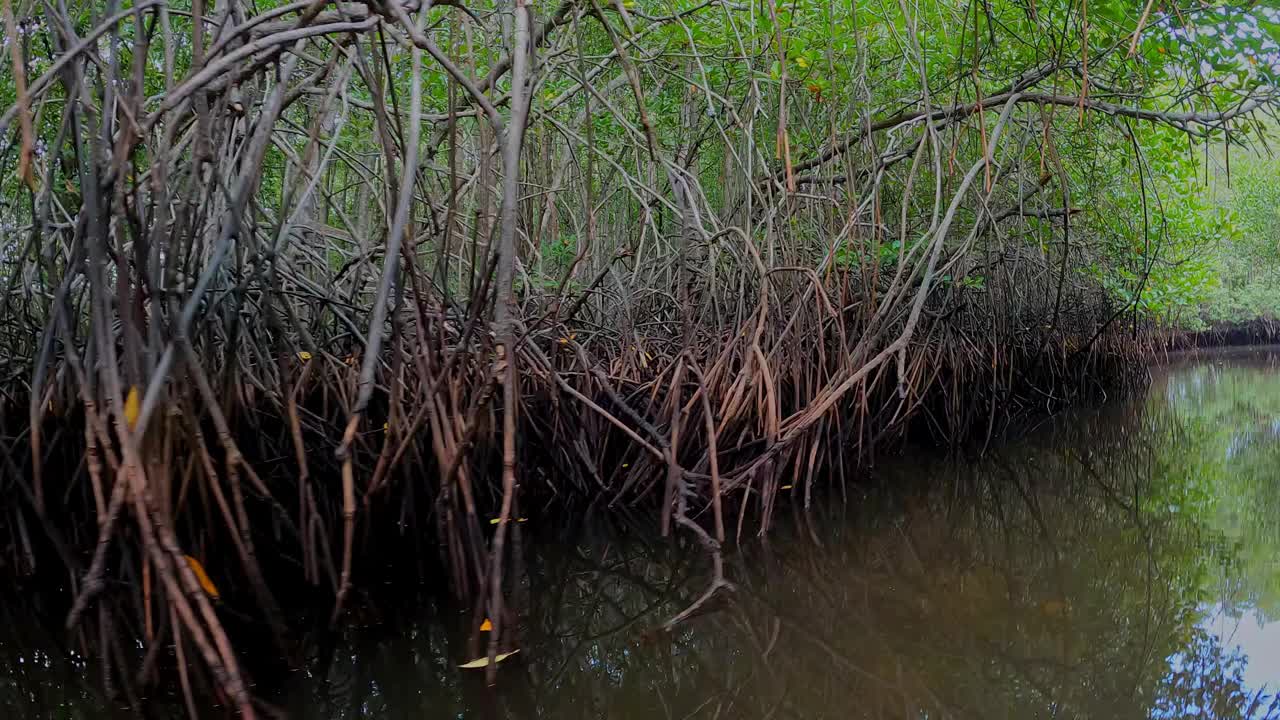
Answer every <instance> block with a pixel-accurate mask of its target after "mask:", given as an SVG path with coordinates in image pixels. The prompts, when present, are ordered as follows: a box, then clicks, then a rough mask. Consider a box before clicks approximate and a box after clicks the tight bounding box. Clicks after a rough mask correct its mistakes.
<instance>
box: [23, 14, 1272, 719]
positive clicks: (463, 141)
mask: <svg viewBox="0 0 1280 720" xmlns="http://www.w3.org/2000/svg"><path fill="white" fill-rule="evenodd" d="M4 10H5V18H4V19H5V30H6V35H5V37H6V41H5V47H6V49H7V50H8V51H9V52H8V53H7V56H8V61H7V62H6V63H5V70H4V72H5V73H6V74H5V75H4V76H3V77H4V83H3V85H0V99H3V100H4V103H3V106H4V107H5V108H7V109H6V110H5V113H4V115H3V116H2V117H0V130H2V131H3V137H4V141H3V142H4V143H5V145H4V147H3V155H2V156H0V163H2V166H3V170H4V175H3V178H0V182H2V183H3V189H4V195H3V200H4V202H3V205H2V206H0V223H2V227H3V228H4V241H3V246H0V258H2V259H3V265H2V266H0V282H3V286H4V288H5V291H4V294H3V295H2V296H0V342H3V345H4V347H5V348H6V351H7V352H6V353H5V354H4V357H3V358H2V359H0V363H2V368H3V372H4V382H3V392H4V398H3V402H4V407H3V410H4V412H3V413H0V414H2V415H3V418H4V420H3V422H4V423H5V425H4V428H3V437H2V438H0V439H2V440H3V445H2V446H0V447H2V449H3V452H4V474H3V476H2V477H3V478H4V479H3V481H0V482H3V487H4V488H5V492H6V493H8V494H9V495H10V496H14V497H19V498H25V500H23V501H21V502H14V503H9V504H7V505H6V506H5V508H4V509H3V515H4V520H3V521H0V532H2V533H3V534H2V535H0V537H3V538H4V540H3V541H0V542H4V543H6V545H5V546H0V547H7V548H8V557H9V558H10V559H12V560H13V561H15V563H16V564H17V565H18V566H19V567H22V568H25V569H27V570H30V569H31V566H32V565H33V564H34V562H35V558H36V554H37V553H36V552H35V551H33V550H31V548H32V547H33V545H42V544H46V541H45V540H43V539H41V538H44V537H46V536H47V537H48V538H49V541H48V543H47V544H49V545H50V546H52V547H54V548H56V549H57V551H58V552H59V553H60V554H61V557H62V560H63V561H64V562H65V564H66V566H67V570H68V572H69V576H70V582H71V586H72V588H73V591H74V598H75V599H74V604H73V606H72V607H71V609H70V616H69V618H68V625H69V626H70V627H73V628H74V627H80V628H84V627H85V624H84V623H85V622H86V620H85V618H86V617H94V619H95V621H96V622H97V623H98V624H99V625H107V624H110V623H111V622H112V621H111V618H112V617H114V618H116V620H118V621H120V622H121V623H122V624H125V625H126V626H128V627H131V628H135V629H134V630H131V632H134V633H135V634H136V635H137V636H139V637H141V638H143V641H144V643H145V644H146V645H147V647H155V646H158V645H161V644H165V643H171V644H173V645H174V646H175V647H176V648H177V658H178V662H177V665H178V667H179V668H185V667H186V663H185V661H184V660H183V657H184V655H183V650H184V648H185V651H186V652H187V653H193V652H194V653H196V655H197V656H198V658H199V661H200V662H199V663H198V666H199V667H200V668H202V669H201V670H200V673H202V674H203V673H207V674H208V675H207V676H208V678H209V679H211V680H212V684H213V685H214V686H216V687H219V688H221V689H222V690H224V691H225V692H226V694H227V695H228V696H229V697H231V698H232V699H233V700H234V702H235V703H236V704H237V705H238V707H239V708H240V711H241V712H242V713H244V714H245V715H251V714H252V713H253V707H252V704H251V700H250V697H249V692H248V691H247V689H246V685H245V682H244V678H243V677H242V674H241V673H240V671H239V669H238V668H239V665H238V663H237V659H236V655H235V652H234V650H233V648H232V644H231V642H230V640H229V639H228V637H227V636H226V633H225V632H224V630H223V627H222V624H221V622H220V620H219V617H218V613H217V612H216V610H215V608H214V606H213V604H212V603H211V601H210V599H209V597H208V594H207V592H206V590H207V588H202V580H201V578H200V577H199V575H200V572H198V571H201V569H202V568H203V567H206V566H207V567H208V568H209V570H210V572H211V574H212V575H213V576H214V577H216V578H219V579H220V581H221V583H222V585H223V587H224V588H231V589H232V590H231V591H232V592H236V591H237V590H236V588H240V587H242V588H244V589H243V590H242V591H240V592H243V593H244V595H245V596H246V597H251V598H253V601H254V603H255V604H256V606H257V607H259V608H260V611H261V613H262V616H263V618H264V622H265V624H266V625H267V626H269V627H270V628H271V630H272V632H273V634H274V635H275V636H276V637H277V638H278V640H279V643H280V645H281V646H282V647H284V646H287V645H288V642H289V641H288V638H287V636H288V630H287V628H286V627H285V623H284V622H283V620H282V617H281V611H280V610H279V603H278V602H277V601H276V598H275V597H274V595H273V593H274V592H276V590H275V589H273V582H268V580H267V578H268V577H271V578H277V577H279V578H284V577H289V576H290V575H292V579H296V580H297V581H298V582H305V583H309V584H312V585H315V586H318V587H324V588H327V589H329V590H331V591H332V597H333V598H334V609H333V614H334V616H335V618H336V617H338V616H339V615H340V613H341V610H342V607H343V605H344V601H345V598H346V597H347V595H348V593H349V591H350V588H351V582H352V576H353V574H354V573H358V571H359V563H358V559H359V557H360V553H359V552H358V546H359V545H361V544H365V543H369V542H372V541H371V540H370V538H371V537H373V536H375V535H383V534H387V533H385V532H384V530H385V526H386V525H387V523H388V522H390V521H399V522H400V523H401V527H409V528H412V529H414V530H415V531H416V530H419V529H423V530H425V529H426V528H427V527H430V528H432V529H433V532H436V533H438V537H439V538H440V543H439V547H440V548H441V552H442V553H443V556H444V558H445V564H446V566H447V568H448V572H449V576H450V582H451V584H452V586H453V587H454V588H455V590H456V591H457V592H458V593H459V594H460V595H464V596H472V597H483V598H484V603H485V604H486V612H487V614H488V615H489V616H490V617H492V618H493V619H494V623H495V625H496V626H497V627H496V628H495V632H494V633H493V634H492V636H491V637H492V643H491V645H490V652H491V653H494V652H496V651H497V649H498V646H499V643H500V641H501V640H500V639H501V638H502V637H503V635H502V632H501V631H502V628H503V626H504V621H508V622H509V620H510V618H509V615H508V614H507V613H504V612H503V603H504V598H505V593H506V592H507V591H508V590H509V588H510V585H511V580H510V579H509V578H507V577H505V576H504V568H505V567H506V566H507V564H508V563H507V562H506V560H505V558H508V557H509V556H510V555H511V553H512V549H511V544H512V537H513V536H514V538H515V540H516V541H517V544H518V540H519V526H518V524H517V523H515V522H508V521H512V520H515V519H517V518H519V517H520V516H521V510H520V508H521V505H522V504H526V505H528V504H531V503H532V502H533V501H534V500H535V499H537V500H538V501H539V502H542V501H544V500H545V499H546V498H549V497H550V498H554V500H556V501H559V502H562V503H568V502H569V501H570V499H571V498H574V497H588V498H591V499H592V500H594V501H598V502H601V503H605V504H609V505H616V504H618V503H637V502H647V503H650V504H656V505H657V507H658V515H659V517H660V518H661V520H660V523H661V529H662V531H663V533H666V532H668V531H669V530H670V528H671V526H672V525H673V524H674V525H677V526H679V527H680V528H681V529H682V530H681V531H682V532H687V533H690V534H691V536H692V537H695V538H696V539H697V540H698V541H699V542H700V543H701V544H702V545H703V546H705V547H706V548H707V549H708V551H709V552H710V553H711V554H712V555H713V557H714V559H715V561H716V573H715V578H716V581H715V583H714V584H713V585H712V587H711V588H710V589H709V590H708V593H711V592H714V591H716V590H717V588H718V587H719V586H720V585H721V583H722V582H723V579H722V577H721V575H720V572H719V555H718V548H719V547H720V544H721V543H723V542H724V541H725V540H726V538H727V537H729V536H732V535H735V534H738V535H740V534H741V533H742V532H743V529H744V527H746V528H748V529H749V530H751V531H755V530H760V531H763V530H764V529H766V528H767V527H768V525H769V522H770V517H771V514H772V512H773V509H774V504H775V502H776V498H777V491H778V488H779V487H781V486H782V485H784V484H795V485H796V486H797V487H800V488H802V489H803V492H802V493H801V494H800V495H801V497H802V498H803V500H802V502H804V503H805V504H808V503H809V502H810V498H811V492H812V488H813V483H814V479H815V478H817V477H822V476H824V475H831V474H832V473H833V472H840V471H842V469H843V467H844V465H843V464H842V461H843V460H845V459H847V458H848V457H849V448H855V452H857V453H858V454H859V456H861V454H862V453H866V452H869V451H870V449H871V448H872V447H874V446H876V445H877V444H880V443H883V442H885V441H887V440H892V439H894V438H899V437H901V436H902V434H903V433H904V432H905V431H906V430H907V428H908V427H910V426H912V425H914V426H916V427H924V428H927V429H929V430H931V431H933V432H934V433H935V434H936V435H937V436H939V437H943V438H955V437H958V436H961V435H968V434H971V433H973V432H975V431H976V432H979V433H989V432H990V431H991V429H992V428H993V427H994V426H995V425H996V423H997V422H998V419H999V417H1001V416H1002V415H1003V414H1004V413H1006V412H1009V411H1010V410H1016V409H1018V408H1025V407H1028V406H1036V407H1044V406H1052V405H1054V404H1057V403H1060V402H1062V401H1063V400H1065V399H1068V398H1070V397H1071V396H1072V395H1073V394H1075V393H1078V392H1080V391H1081V389H1083V388H1087V387H1092V386H1097V385H1104V384H1106V380H1107V379H1114V377H1115V376H1116V375H1117V374H1122V373H1123V370H1124V368H1125V367H1127V365H1126V363H1128V362H1130V361H1132V360H1135V359H1137V358H1138V357H1139V356H1140V354H1141V352H1142V344H1143V340H1142V337H1143V336H1142V334H1141V333H1138V332H1137V328H1138V326H1139V324H1140V322H1139V321H1141V320H1143V319H1151V318H1156V319H1160V318H1171V317H1176V316H1178V315H1179V314H1180V313H1181V312H1182V311H1183V309H1184V308H1187V307H1191V306H1192V305H1193V304H1194V303H1195V302H1196V299H1197V297H1198V296H1197V295H1196V293H1197V292H1198V289H1199V288H1200V287H1201V286H1202V285H1203V284H1204V278H1203V274H1204V272H1205V271H1204V263H1203V259H1204V257H1206V254H1205V251H1204V249H1205V248H1206V247H1209V246H1210V245H1212V244H1213V243H1214V242H1216V241H1217V239H1218V238H1219V237H1220V236H1221V235H1222V233H1223V232H1224V231H1223V228H1222V223H1224V222H1226V220H1221V219H1219V220H1221V222H1219V221H1218V220H1215V219H1214V218H1215V217H1217V216H1215V215H1213V214H1212V213H1207V212H1205V208H1204V204H1205V202H1206V201H1205V199H1204V198H1205V196H1204V194H1203V193H1201V192H1199V190H1198V189H1197V187H1196V185H1195V183H1196V178H1197V177H1198V176H1199V173H1200V171H1201V170H1202V169H1203V168H1204V164H1203V161H1200V160H1198V159H1197V158H1198V157H1199V156H1200V155H1201V151H1202V150H1206V149H1209V148H1213V149H1214V151H1215V154H1214V157H1215V158H1217V157H1221V158H1222V159H1223V160H1224V161H1228V162H1229V157H1230V150H1229V146H1230V145H1231V144H1232V143H1238V142H1241V141H1243V140H1246V139H1248V138H1250V137H1252V136H1256V135H1257V134H1258V132H1259V131H1260V130H1261V128H1262V126H1261V124H1260V121H1259V119H1258V118H1257V117H1256V116H1257V115H1258V114H1259V112H1260V111H1265V112H1270V111H1271V110H1272V108H1273V106H1274V104H1275V103H1276V101H1277V100H1278V99H1280V98H1278V97H1277V92H1276V89H1275V77H1276V72H1277V63H1276V60H1275V50H1276V44H1275V39H1276V35H1277V28H1280V25H1277V23H1278V22H1280V16H1278V15H1277V13H1276V12H1275V11H1274V10H1273V9H1271V8H1266V7H1262V6H1260V5H1257V4H1255V3H1248V2H1245V3H1242V4H1228V3H1208V4H1206V3H1201V2H1198V1H1195V2H1187V3H1166V2H1154V0H1152V1H1149V2H1139V1H1137V0H1094V2H1092V3H1088V4H1086V3H1085V2H1076V1H1075V0H1041V1H1039V2H1034V1H1028V2H1016V1H1006V0H999V1H982V2H979V1H976V0H975V1H974V2H966V3H953V2H934V1H933V0H924V1H922V2H919V1H918V2H910V3H908V2H906V1H905V0H900V1H899V2H898V3H893V2H887V1H885V2H881V1H874V2H873V1H864V0H856V1H855V2H853V3H848V4H845V3H826V2H816V1H813V0H797V1H796V2H791V3H785V2H783V3H778V2H775V1H774V0H769V1H768V2H765V3H761V4H750V3H746V4H737V3H733V2H728V1H727V0H723V1H722V0H707V1H689V0H672V1H670V2H667V1H654V0H636V1H634V2H633V1H632V0H615V1H614V2H612V3H606V2H600V1H599V0H564V1H563V2H561V3H560V4H559V5H556V6H546V7H543V6H540V5H539V6H531V5H530V4H528V3H527V2H524V0H516V2H514V3H512V4H506V3H502V4H497V5H494V4H491V3H489V2H473V3H467V2H459V1H458V0H451V1H450V2H436V3H432V2H430V1H429V0H421V1H417V2H415V1H412V0H411V1H410V2H407V3H403V2H399V1H398V0H390V2H368V3H341V2H326V1H325V0H302V1H300V2H294V3H289V4H283V3H276V2H245V1H242V0H232V1H231V2H214V3H206V2H204V1H203V0H194V2H191V3H190V4H188V3H186V2H167V1H166V0H140V1H137V2H134V3H133V4H132V5H125V4H122V3H120V2H119V1H118V0H107V1H106V2H93V3H79V4H72V5H70V6H69V5H68V4H67V3H65V2H64V1H63V0H40V1H38V2H36V1H27V0H6V1H5V5H4ZM1197 273H1200V275H1197ZM418 518H422V519H421V520H418ZM428 518H429V520H428ZM489 518H492V519H493V523H492V524H491V523H490V522H489ZM361 528H363V529H364V532H363V533H361V532H360V530H361ZM358 535H363V537H364V539H363V540H361V539H360V538H359V537H358ZM33 536H37V537H36V538H35V539H33ZM264 544H271V545H272V546H273V548H278V549H279V550H278V551H275V550H273V552H272V553H269V554H268V555H270V557H264V556H263V555H262V554H261V553H259V552H258V550H257V549H256V548H261V547H262V546H263V545H264ZM193 556H194V557H195V559H196V560H197V561H198V562H196V563H193V562H192V561H191V558H192V557H193ZM277 556H279V557H277ZM264 564H265V565H269V566H270V567H271V571H270V572H266V571H264V569H263V566H264ZM120 581H123V582H120ZM276 582H279V581H276ZM108 588H110V589H109V590H108ZM95 606H96V607H97V608H98V609H99V612H97V613H96V617H95V614H94V613H91V614H90V615H85V611H86V609H91V608H93V607H95ZM122 616H123V617H127V618H129V621H128V622H125V621H123V620H121V617H122ZM95 636H96V634H95ZM166 646H167V645H166ZM111 647H112V646H111V644H110V643H107V642H104V643H103V646H102V653H103V654H104V656H106V657H110V658H115V659H114V660H113V662H112V663H107V664H106V665H107V668H108V670H107V677H108V678H110V677H111V672H110V668H111V666H112V664H113V663H122V661H120V659H119V658H120V653H119V647H116V654H115V655H112V654H111ZM154 660H155V657H154V654H152V655H151V656H149V661H148V662H151V663H154ZM147 667H148V668H150V667H153V665H148V666H147ZM202 676H203V675H202ZM182 680H183V683H184V688H185V687H186V683H187V681H188V678H187V676H186V674H185V673H184V674H183V675H182Z"/></svg>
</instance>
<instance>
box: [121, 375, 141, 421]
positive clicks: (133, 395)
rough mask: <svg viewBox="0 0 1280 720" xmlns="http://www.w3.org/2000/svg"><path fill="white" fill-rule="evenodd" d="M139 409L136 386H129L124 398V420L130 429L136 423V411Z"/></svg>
mask: <svg viewBox="0 0 1280 720" xmlns="http://www.w3.org/2000/svg"><path fill="white" fill-rule="evenodd" d="M140 410H141V408H140V403H139V402H138V386H137V385H135V386H133V387H131V388H129V395H128V396H127V397H125V399H124V421H125V423H127V424H128V425H129V429H130V430H132V429H133V428H134V426H135V425H137V424H138V412H139V411H140Z"/></svg>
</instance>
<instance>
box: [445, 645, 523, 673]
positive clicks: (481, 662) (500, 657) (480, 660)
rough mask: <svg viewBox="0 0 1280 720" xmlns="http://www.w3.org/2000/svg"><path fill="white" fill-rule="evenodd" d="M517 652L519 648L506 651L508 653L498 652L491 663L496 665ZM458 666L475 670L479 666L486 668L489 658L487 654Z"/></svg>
mask: <svg viewBox="0 0 1280 720" xmlns="http://www.w3.org/2000/svg"><path fill="white" fill-rule="evenodd" d="M518 652H520V650H519V649H516V650H512V651H511V652H508V653H498V656H497V657H495V658H494V659H493V664H494V665H497V664H498V663H500V662H502V661H503V660H506V659H507V658H509V657H511V656H512V655H515V654H516V653H518ZM458 667H460V668H466V669H467V670H477V669H479V668H487V667H489V658H488V657H487V656H486V657H482V658H476V659H475V660H472V661H471V662H465V663H462V664H461V665H459V666H458Z"/></svg>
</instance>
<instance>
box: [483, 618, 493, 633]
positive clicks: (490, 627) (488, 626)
mask: <svg viewBox="0 0 1280 720" xmlns="http://www.w3.org/2000/svg"><path fill="white" fill-rule="evenodd" d="M491 630H493V623H491V622H489V618H485V619H484V622H482V623H480V632H489V631H491Z"/></svg>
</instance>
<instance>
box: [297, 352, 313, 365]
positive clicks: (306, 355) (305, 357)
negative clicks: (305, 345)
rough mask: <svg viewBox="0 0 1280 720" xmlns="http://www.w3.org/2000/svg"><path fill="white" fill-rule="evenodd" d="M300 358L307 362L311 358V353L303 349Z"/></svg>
mask: <svg viewBox="0 0 1280 720" xmlns="http://www.w3.org/2000/svg"><path fill="white" fill-rule="evenodd" d="M298 359H299V360H301V361H302V362H306V361H308V360H310V359H311V353H309V352H307V351H306V350H303V351H301V352H299V353H298Z"/></svg>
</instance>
